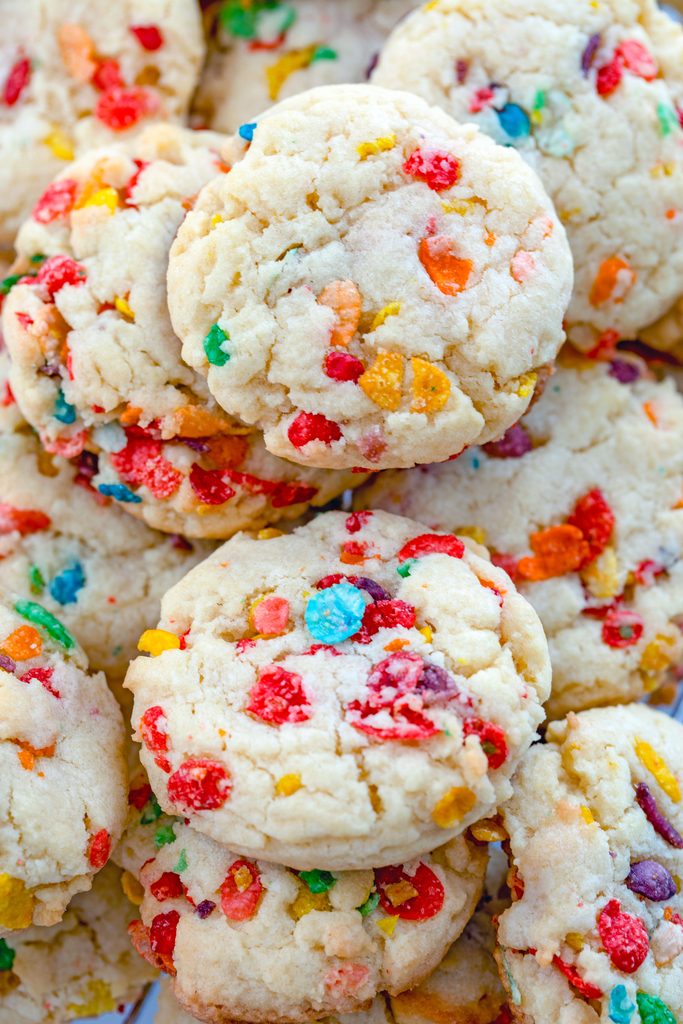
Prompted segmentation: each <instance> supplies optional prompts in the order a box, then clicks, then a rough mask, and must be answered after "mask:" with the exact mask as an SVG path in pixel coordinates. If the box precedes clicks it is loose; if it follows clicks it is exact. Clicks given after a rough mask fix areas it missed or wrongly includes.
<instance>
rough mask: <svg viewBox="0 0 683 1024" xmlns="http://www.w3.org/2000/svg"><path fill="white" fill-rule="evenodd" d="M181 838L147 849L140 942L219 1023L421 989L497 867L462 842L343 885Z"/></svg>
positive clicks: (332, 1009)
mask: <svg viewBox="0 0 683 1024" xmlns="http://www.w3.org/2000/svg"><path fill="white" fill-rule="evenodd" d="M172 831H173V838H171V839H170V841H169V842H166V843H164V844H163V845H161V846H158V845H157V843H156V842H154V843H152V842H150V845H149V847H148V850H147V858H148V859H147V860H146V863H145V864H144V865H143V867H142V869H141V871H140V880H141V882H142V886H143V888H144V899H143V901H142V905H141V906H140V920H139V921H137V922H135V923H133V924H132V925H131V927H130V933H131V938H132V941H133V944H134V945H135V947H136V948H137V950H138V952H140V953H141V954H142V955H143V956H145V957H146V958H147V959H148V960H149V961H150V963H152V964H153V965H154V966H156V967H160V968H161V970H163V971H164V972H165V973H166V974H168V975H169V976H170V977H171V979H172V981H171V984H172V987H173V992H174V995H175V997H176V999H177V1000H178V1001H179V1002H180V1004H181V1005H182V1006H183V1007H184V1008H186V1009H187V1010H188V1011H191V1012H192V1013H193V1014H195V1015H198V1016H199V1017H200V1018H203V1019H205V1020H213V1021H222V1022H227V1021H230V1022H232V1021H245V1022H246V1021H248V1022H254V1024H270V1022H272V1021H278V1022H280V1024H290V1022H292V1024H294V1022H297V1021H301V1020H307V1019H309V1018H310V1016H311V1015H312V1014H313V1015H314V1016H324V1015H325V1014H343V1013H350V1012H352V1011H353V1010H361V1009H363V1007H364V1006H367V1005H368V1003H369V1001H370V1000H371V999H373V998H374V997H375V996H376V995H377V994H378V993H379V992H381V991H382V990H389V991H390V992H393V993H398V992H401V991H403V990H404V989H406V988H408V987H411V986H413V985H415V984H417V983H418V982H420V981H421V980H422V979H423V978H424V977H425V975H426V974H428V973H429V972H430V971H431V970H433V969H434V968H435V967H437V965H438V963H439V961H440V960H441V958H442V957H443V955H444V953H445V952H446V950H447V948H448V946H449V944H450V943H451V942H452V941H453V940H454V939H455V938H457V936H458V935H459V934H460V933H461V932H462V930H463V928H464V926H465V924H466V923H467V921H468V919H469V918H470V916H471V914H472V912H473V910H474V907H475V904H476V902H477V898H478V896H479V894H480V892H481V889H482V883H483V878H484V872H485V869H486V851H485V850H484V849H483V848H482V847H480V846H476V845H474V844H473V843H471V842H470V841H469V840H467V839H465V838H464V837H463V836H459V837H458V838H457V839H453V840H451V841H450V842H448V843H446V845H445V846H442V847H440V848H439V849H437V850H435V851H434V852H433V853H430V854H426V855H425V856H423V857H422V858H420V859H418V860H412V861H411V862H410V863H406V864H398V865H394V866H392V867H387V868H378V869H376V870H374V871H373V870H370V869H369V870H356V871H342V872H338V873H334V874H333V873H332V872H330V871H323V870H317V869H316V870H312V871H299V872H297V871H292V870H289V869H287V868H284V867H281V866H279V865H277V864H270V863H266V862H265V861H260V860H251V859H245V858H243V857H241V856H240V855H239V854H237V853H235V852H233V851H232V850H231V849H229V848H227V847H225V846H223V845H219V844H218V843H215V842H213V840H211V839H209V838H207V837H206V836H202V835H201V834H200V833H199V832H196V831H195V830H194V829H192V828H189V827H188V826H187V825H185V824H183V823H182V822H176V824H175V825H174V826H173V827H172ZM226 963H229V964H230V970H229V971H226V970H225V964H226ZM369 1019H370V1020H371V1019H372V1018H369ZM380 1019H381V1018H380ZM362 1020H363V1018H361V1024H362Z"/></svg>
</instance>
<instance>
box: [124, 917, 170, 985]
mask: <svg viewBox="0 0 683 1024" xmlns="http://www.w3.org/2000/svg"><path fill="white" fill-rule="evenodd" d="M128 937H129V939H130V941H131V944H132V946H133V948H134V949H135V951H136V952H137V953H139V955H140V956H141V957H142V958H143V960H146V961H147V963H148V964H151V965H152V967H155V968H156V969H157V970H158V971H165V972H166V974H169V975H171V977H173V976H174V975H175V973H176V970H175V967H174V966H173V957H172V956H162V955H161V954H160V953H155V952H153V951H152V946H151V943H150V929H149V928H145V926H144V924H143V923H142V921H140V920H137V921H131V922H130V924H129V925H128Z"/></svg>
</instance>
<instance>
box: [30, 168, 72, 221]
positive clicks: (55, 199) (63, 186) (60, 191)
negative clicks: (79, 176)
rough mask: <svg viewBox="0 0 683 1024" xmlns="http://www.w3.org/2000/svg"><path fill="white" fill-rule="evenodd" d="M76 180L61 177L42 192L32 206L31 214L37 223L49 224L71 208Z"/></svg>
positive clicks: (63, 215)
mask: <svg viewBox="0 0 683 1024" xmlns="http://www.w3.org/2000/svg"><path fill="white" fill-rule="evenodd" d="M77 191H78V182H77V181H74V180H73V178H62V179H61V180H60V181H54V182H53V183H52V184H51V185H48V187H47V188H46V189H45V191H44V192H43V194H42V196H41V197H40V199H39V200H38V202H37V203H36V205H35V206H34V207H33V212H32V214H31V216H32V217H33V219H34V220H37V221H38V223H39V224H51V223H52V221H53V220H58V219H59V218H60V217H66V215H67V214H68V213H71V211H72V210H73V206H74V203H75V202H76V192H77Z"/></svg>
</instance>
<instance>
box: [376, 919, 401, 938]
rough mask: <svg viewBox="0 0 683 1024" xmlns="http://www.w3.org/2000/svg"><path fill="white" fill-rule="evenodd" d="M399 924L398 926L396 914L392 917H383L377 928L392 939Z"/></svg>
mask: <svg viewBox="0 0 683 1024" xmlns="http://www.w3.org/2000/svg"><path fill="white" fill-rule="evenodd" d="M397 924H398V917H397V916H396V915H395V914H394V915H392V916H391V917H383V918H382V920H381V921H378V922H377V927H378V928H381V930H382V931H383V932H384V934H385V935H386V936H387V938H389V939H390V938H391V936H392V935H393V934H394V932H395V931H396V925H397Z"/></svg>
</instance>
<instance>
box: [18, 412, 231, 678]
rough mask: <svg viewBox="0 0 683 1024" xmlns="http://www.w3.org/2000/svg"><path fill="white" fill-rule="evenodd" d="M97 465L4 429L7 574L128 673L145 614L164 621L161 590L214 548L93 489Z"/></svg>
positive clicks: (95, 653)
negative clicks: (164, 530) (171, 532)
mask: <svg viewBox="0 0 683 1024" xmlns="http://www.w3.org/2000/svg"><path fill="white" fill-rule="evenodd" d="M91 468H92V467H91V465H90V461H89V460H88V459H86V458H81V459H80V460H77V461H75V462H74V463H69V462H67V461H66V460H65V459H61V458H59V457H57V456H50V455H48V454H46V453H45V452H43V451H42V450H41V448H40V445H39V443H38V440H37V438H36V437H35V436H34V435H32V434H29V433H27V432H22V433H20V432H16V433H14V434H5V433H2V431H1V430H0V479H1V480H2V493H1V495H0V583H1V584H2V586H3V587H5V588H6V589H9V590H11V591H12V592H13V593H14V594H16V595H20V596H21V597H23V598H26V599H28V600H33V601H38V602H40V604H42V605H43V606H44V607H45V608H46V609H47V610H48V611H49V612H51V613H52V614H53V615H55V616H56V617H57V618H58V619H59V620H60V621H61V622H62V623H63V624H64V625H65V626H66V628H67V629H68V630H69V631H70V632H71V633H73V634H74V635H75V636H77V637H78V640H79V643H80V644H82V646H83V649H84V651H85V653H86V654H87V656H88V658H89V661H90V664H91V666H92V668H93V669H96V670H98V671H104V672H106V673H107V676H108V678H109V679H110V681H112V682H120V681H121V680H122V679H123V676H124V675H125V672H126V669H127V668H128V663H129V661H130V660H131V658H133V657H134V655H135V649H136V644H137V641H138V637H139V635H140V628H141V623H145V622H147V623H149V624H150V625H153V624H154V623H155V622H156V621H157V619H158V616H159V601H160V599H161V596H162V595H163V594H164V593H165V592H166V590H168V588H169V587H171V586H172V585H173V584H174V583H176V582H177V581H178V580H179V579H180V578H181V577H182V576H184V574H185V573H186V572H187V571H188V570H189V569H190V568H191V567H192V566H193V565H195V564H196V563H197V562H198V561H199V560H200V559H201V558H203V557H204V556H206V555H208V554H209V553H210V551H211V550H212V548H211V546H210V545H209V544H202V543H197V542H195V544H194V545H193V544H190V543H189V542H188V541H185V540H181V539H180V538H178V537H175V538H172V537H167V536H165V535H164V534H160V533H156V532H155V531H153V530H150V529H148V528H147V527H146V526H145V525H144V524H143V523H139V522H137V521H136V520H135V519H132V518H131V517H130V516H127V515H125V513H124V512H122V511H120V510H119V508H117V507H116V505H115V503H114V502H112V501H111V499H109V498H104V497H103V496H102V495H100V494H98V493H97V491H95V490H94V489H93V488H92V485H91V483H90V476H89V471H90V469H91ZM126 696H127V695H126Z"/></svg>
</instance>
